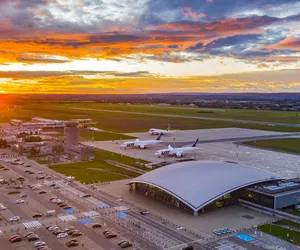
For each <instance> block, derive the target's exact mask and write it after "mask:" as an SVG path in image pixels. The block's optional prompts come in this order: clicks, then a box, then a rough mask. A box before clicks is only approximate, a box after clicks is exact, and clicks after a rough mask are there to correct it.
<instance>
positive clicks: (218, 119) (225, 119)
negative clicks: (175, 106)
mask: <svg viewBox="0 0 300 250" xmlns="http://www.w3.org/2000/svg"><path fill="white" fill-rule="evenodd" d="M72 109H77V110H89V111H99V112H109V113H123V114H133V115H149V116H162V117H176V118H187V119H198V120H209V121H224V122H238V123H248V124H257V125H269V126H283V127H291V128H300V124H291V123H281V122H265V121H252V120H239V119H238V120H236V119H228V118H216V117H199V116H186V115H174V114H155V113H145V112H133V111H121V110H107V109H90V108H72Z"/></svg>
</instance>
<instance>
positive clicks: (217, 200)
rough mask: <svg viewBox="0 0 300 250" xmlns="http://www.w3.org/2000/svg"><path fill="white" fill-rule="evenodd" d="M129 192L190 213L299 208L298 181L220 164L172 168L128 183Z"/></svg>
mask: <svg viewBox="0 0 300 250" xmlns="http://www.w3.org/2000/svg"><path fill="white" fill-rule="evenodd" d="M127 184H128V185H130V190H131V191H133V190H135V191H137V192H139V193H141V194H143V195H146V196H150V197H152V198H154V199H157V200H160V201H163V202H166V203H169V204H171V205H173V206H176V207H178V208H180V209H184V210H186V211H189V212H191V213H193V214H194V215H195V216H197V215H198V214H199V212H204V211H208V210H211V209H214V208H221V207H224V206H229V205H234V204H238V203H239V201H241V200H242V201H247V202H251V203H253V204H258V205H260V206H263V207H266V208H271V209H282V208H286V207H293V208H295V207H296V209H297V208H298V209H299V206H300V179H299V178H298V179H293V180H291V179H290V180H287V179H283V178H281V177H280V176H278V175H275V174H273V173H271V172H267V171H264V170H260V169H256V168H252V167H248V166H244V165H240V164H236V163H230V162H221V161H188V162H180V163H175V164H171V165H168V166H165V167H162V168H159V169H156V170H153V171H151V172H148V173H146V174H143V175H141V176H139V177H137V178H135V179H133V180H131V181H130V182H128V183H127Z"/></svg>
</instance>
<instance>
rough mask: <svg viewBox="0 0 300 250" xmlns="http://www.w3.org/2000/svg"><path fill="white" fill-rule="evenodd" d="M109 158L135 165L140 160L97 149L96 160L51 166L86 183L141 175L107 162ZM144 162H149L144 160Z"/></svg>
mask: <svg viewBox="0 0 300 250" xmlns="http://www.w3.org/2000/svg"><path fill="white" fill-rule="evenodd" d="M108 159H109V160H112V161H117V162H121V163H124V164H127V165H130V166H134V167H136V166H135V162H137V161H138V160H137V159H135V158H132V157H128V156H122V157H121V155H119V154H117V153H113V152H110V151H105V150H95V160H94V161H86V162H76V163H70V164H59V165H52V166H50V168H51V169H53V170H55V171H57V172H59V173H61V174H64V175H67V176H69V175H72V176H74V177H75V178H76V180H78V181H80V182H82V183H86V184H88V183H95V182H107V181H115V180H122V179H126V178H128V177H137V176H138V175H139V174H138V173H136V172H133V171H130V170H127V169H123V168H119V167H116V166H113V165H110V164H108V163H106V162H105V160H108ZM140 162H141V161H140ZM143 163H147V162H146V161H143ZM97 169H99V170H97Z"/></svg>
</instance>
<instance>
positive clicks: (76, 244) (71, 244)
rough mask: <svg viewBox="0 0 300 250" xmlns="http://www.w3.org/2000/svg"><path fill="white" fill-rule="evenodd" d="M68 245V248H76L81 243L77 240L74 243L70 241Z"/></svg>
mask: <svg viewBox="0 0 300 250" xmlns="http://www.w3.org/2000/svg"><path fill="white" fill-rule="evenodd" d="M66 245H67V246H68V247H75V246H78V245H79V242H78V241H77V240H74V241H69V242H67V243H66Z"/></svg>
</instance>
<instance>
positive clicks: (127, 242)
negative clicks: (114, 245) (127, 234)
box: [120, 241, 132, 248]
mask: <svg viewBox="0 0 300 250" xmlns="http://www.w3.org/2000/svg"><path fill="white" fill-rule="evenodd" d="M120 246H121V248H127V247H131V246H132V244H131V243H130V242H129V241H125V242H123V243H122V244H121V245H120Z"/></svg>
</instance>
